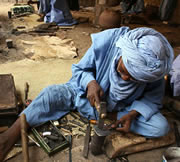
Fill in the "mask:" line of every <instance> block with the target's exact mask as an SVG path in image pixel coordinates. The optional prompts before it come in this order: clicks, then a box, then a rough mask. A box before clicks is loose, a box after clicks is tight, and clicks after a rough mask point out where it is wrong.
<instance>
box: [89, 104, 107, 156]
mask: <svg viewBox="0 0 180 162" xmlns="http://www.w3.org/2000/svg"><path fill="white" fill-rule="evenodd" d="M95 107H96V109H97V111H98V113H99V119H98V123H97V125H95V126H94V136H93V138H92V141H91V153H92V154H93V155H99V154H101V153H102V146H103V144H104V140H105V138H106V136H107V135H109V134H110V131H109V130H107V129H104V120H105V118H106V117H107V111H106V110H107V109H106V102H100V105H99V106H98V105H97V104H95Z"/></svg>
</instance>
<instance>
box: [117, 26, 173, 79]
mask: <svg viewBox="0 0 180 162" xmlns="http://www.w3.org/2000/svg"><path fill="white" fill-rule="evenodd" d="M116 46H117V47H119V48H121V52H122V59H123V63H124V65H125V67H126V69H127V70H128V72H129V73H130V75H131V76H132V77H133V78H135V79H136V80H138V81H142V82H154V81H156V80H159V79H161V78H162V77H163V76H164V75H165V74H167V73H169V71H170V69H171V66H172V62H173V59H174V52H173V49H172V47H171V45H170V44H169V42H168V41H167V39H166V38H165V37H164V36H163V35H162V34H161V33H159V32H157V31H156V30H154V29H152V28H147V27H141V28H136V29H133V30H130V31H128V32H127V33H125V34H124V35H123V36H121V37H120V38H119V40H118V41H117V42H116Z"/></svg>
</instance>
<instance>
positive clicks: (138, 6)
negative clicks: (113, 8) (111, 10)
mask: <svg viewBox="0 0 180 162" xmlns="http://www.w3.org/2000/svg"><path fill="white" fill-rule="evenodd" d="M120 6H121V8H122V13H123V14H124V13H129V14H132V13H140V12H142V11H143V10H144V0H122V2H121V3H120Z"/></svg>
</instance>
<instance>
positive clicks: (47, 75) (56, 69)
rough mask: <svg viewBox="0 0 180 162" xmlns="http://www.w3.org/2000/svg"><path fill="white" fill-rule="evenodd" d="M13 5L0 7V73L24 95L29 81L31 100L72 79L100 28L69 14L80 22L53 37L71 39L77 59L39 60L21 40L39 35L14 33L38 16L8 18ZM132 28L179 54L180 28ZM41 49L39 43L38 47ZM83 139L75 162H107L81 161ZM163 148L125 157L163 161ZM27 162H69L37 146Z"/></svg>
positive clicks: (88, 15)
mask: <svg viewBox="0 0 180 162" xmlns="http://www.w3.org/2000/svg"><path fill="white" fill-rule="evenodd" d="M12 5H13V4H12V3H5V2H4V3H1V4H0V73H1V74H8V73H11V74H12V75H13V76H14V81H15V85H16V89H17V91H19V92H20V93H21V94H22V96H24V84H25V82H28V83H29V85H30V92H29V98H31V99H34V98H35V97H36V96H37V95H38V93H39V92H40V91H41V90H42V89H43V88H44V87H46V86H48V85H51V84H60V83H65V82H66V81H68V80H69V79H70V77H71V65H72V64H73V63H77V62H78V61H79V60H80V58H81V57H82V56H83V55H84V53H85V52H86V50H87V49H88V48H89V47H90V45H91V39H90V34H91V33H96V32H99V31H101V29H100V28H96V27H94V26H93V25H92V23H91V22H92V20H93V16H94V14H93V12H87V11H86V12H80V11H79V12H77V11H76V12H75V11H74V12H72V14H73V16H74V17H75V18H77V19H79V21H80V23H79V24H78V25H76V26H75V27H74V28H72V29H71V28H70V29H58V31H57V32H56V36H57V37H58V38H63V39H71V40H72V41H73V45H74V46H75V48H76V51H77V56H76V57H75V58H69V59H62V58H59V57H57V56H54V55H53V56H49V55H43V56H39V57H38V58H34V57H32V56H33V53H28V54H27V53H25V52H24V51H25V50H26V49H30V48H31V46H32V44H29V45H28V46H26V47H23V46H22V44H21V43H20V40H24V41H28V42H33V41H34V40H36V39H41V38H42V37H41V36H39V35H38V34H34V35H32V34H29V33H28V34H27V33H25V34H22V33H20V34H19V33H17V32H16V34H12V33H13V32H14V30H13V29H16V28H17V27H18V26H25V29H24V27H23V29H19V31H21V32H22V30H25V31H29V30H31V29H32V28H33V27H35V26H37V25H39V24H41V23H39V22H37V21H36V20H37V19H38V18H39V16H38V15H37V14H33V15H29V16H24V17H19V18H13V19H8V17H7V11H9V9H10V8H11V6H12ZM128 26H130V27H131V28H134V27H138V26H149V27H153V28H155V29H157V30H158V31H160V32H162V33H163V34H164V35H165V36H167V38H168V40H169V42H170V43H171V44H172V46H173V47H174V50H175V55H177V54H179V53H180V35H179V32H180V28H179V26H177V25H174V24H171V25H167V24H163V23H162V22H159V21H157V20H155V21H152V20H151V21H148V24H141V23H138V24H129V25H128ZM6 39H12V40H13V45H14V48H11V49H8V48H7V46H6V42H5V40H6ZM38 45H39V46H40V47H42V46H41V45H42V43H41V42H40V43H39V44H38ZM41 53H43V54H46V53H47V48H41ZM83 142H84V141H83V138H79V139H74V143H73V150H72V157H73V161H76V162H86V161H87V162H91V161H95V162H102V161H108V158H107V157H106V156H105V155H101V156H96V157H95V156H93V155H91V154H89V158H88V159H84V158H83V156H82V148H83ZM164 149H165V148H162V149H156V150H153V151H146V152H143V153H137V154H133V155H130V156H128V159H129V161H130V162H147V161H148V162H160V161H162V153H163V151H164ZM29 152H30V161H33V162H41V161H43V162H59V161H68V150H65V151H62V152H60V153H57V154H55V155H54V156H52V157H48V156H47V154H45V153H44V151H43V150H42V149H38V148H37V147H35V146H34V147H31V148H30V150H29ZM147 159H148V160H147ZM8 161H9V162H11V161H12V162H19V161H22V154H19V155H17V156H16V157H14V158H12V159H10V160H8Z"/></svg>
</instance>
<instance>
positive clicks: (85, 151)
mask: <svg viewBox="0 0 180 162" xmlns="http://www.w3.org/2000/svg"><path fill="white" fill-rule="evenodd" d="M90 138H91V126H90V123H89V124H88V126H87V130H86V136H85V139H84V148H83V156H84V157H85V158H88V152H89V141H90Z"/></svg>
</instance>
